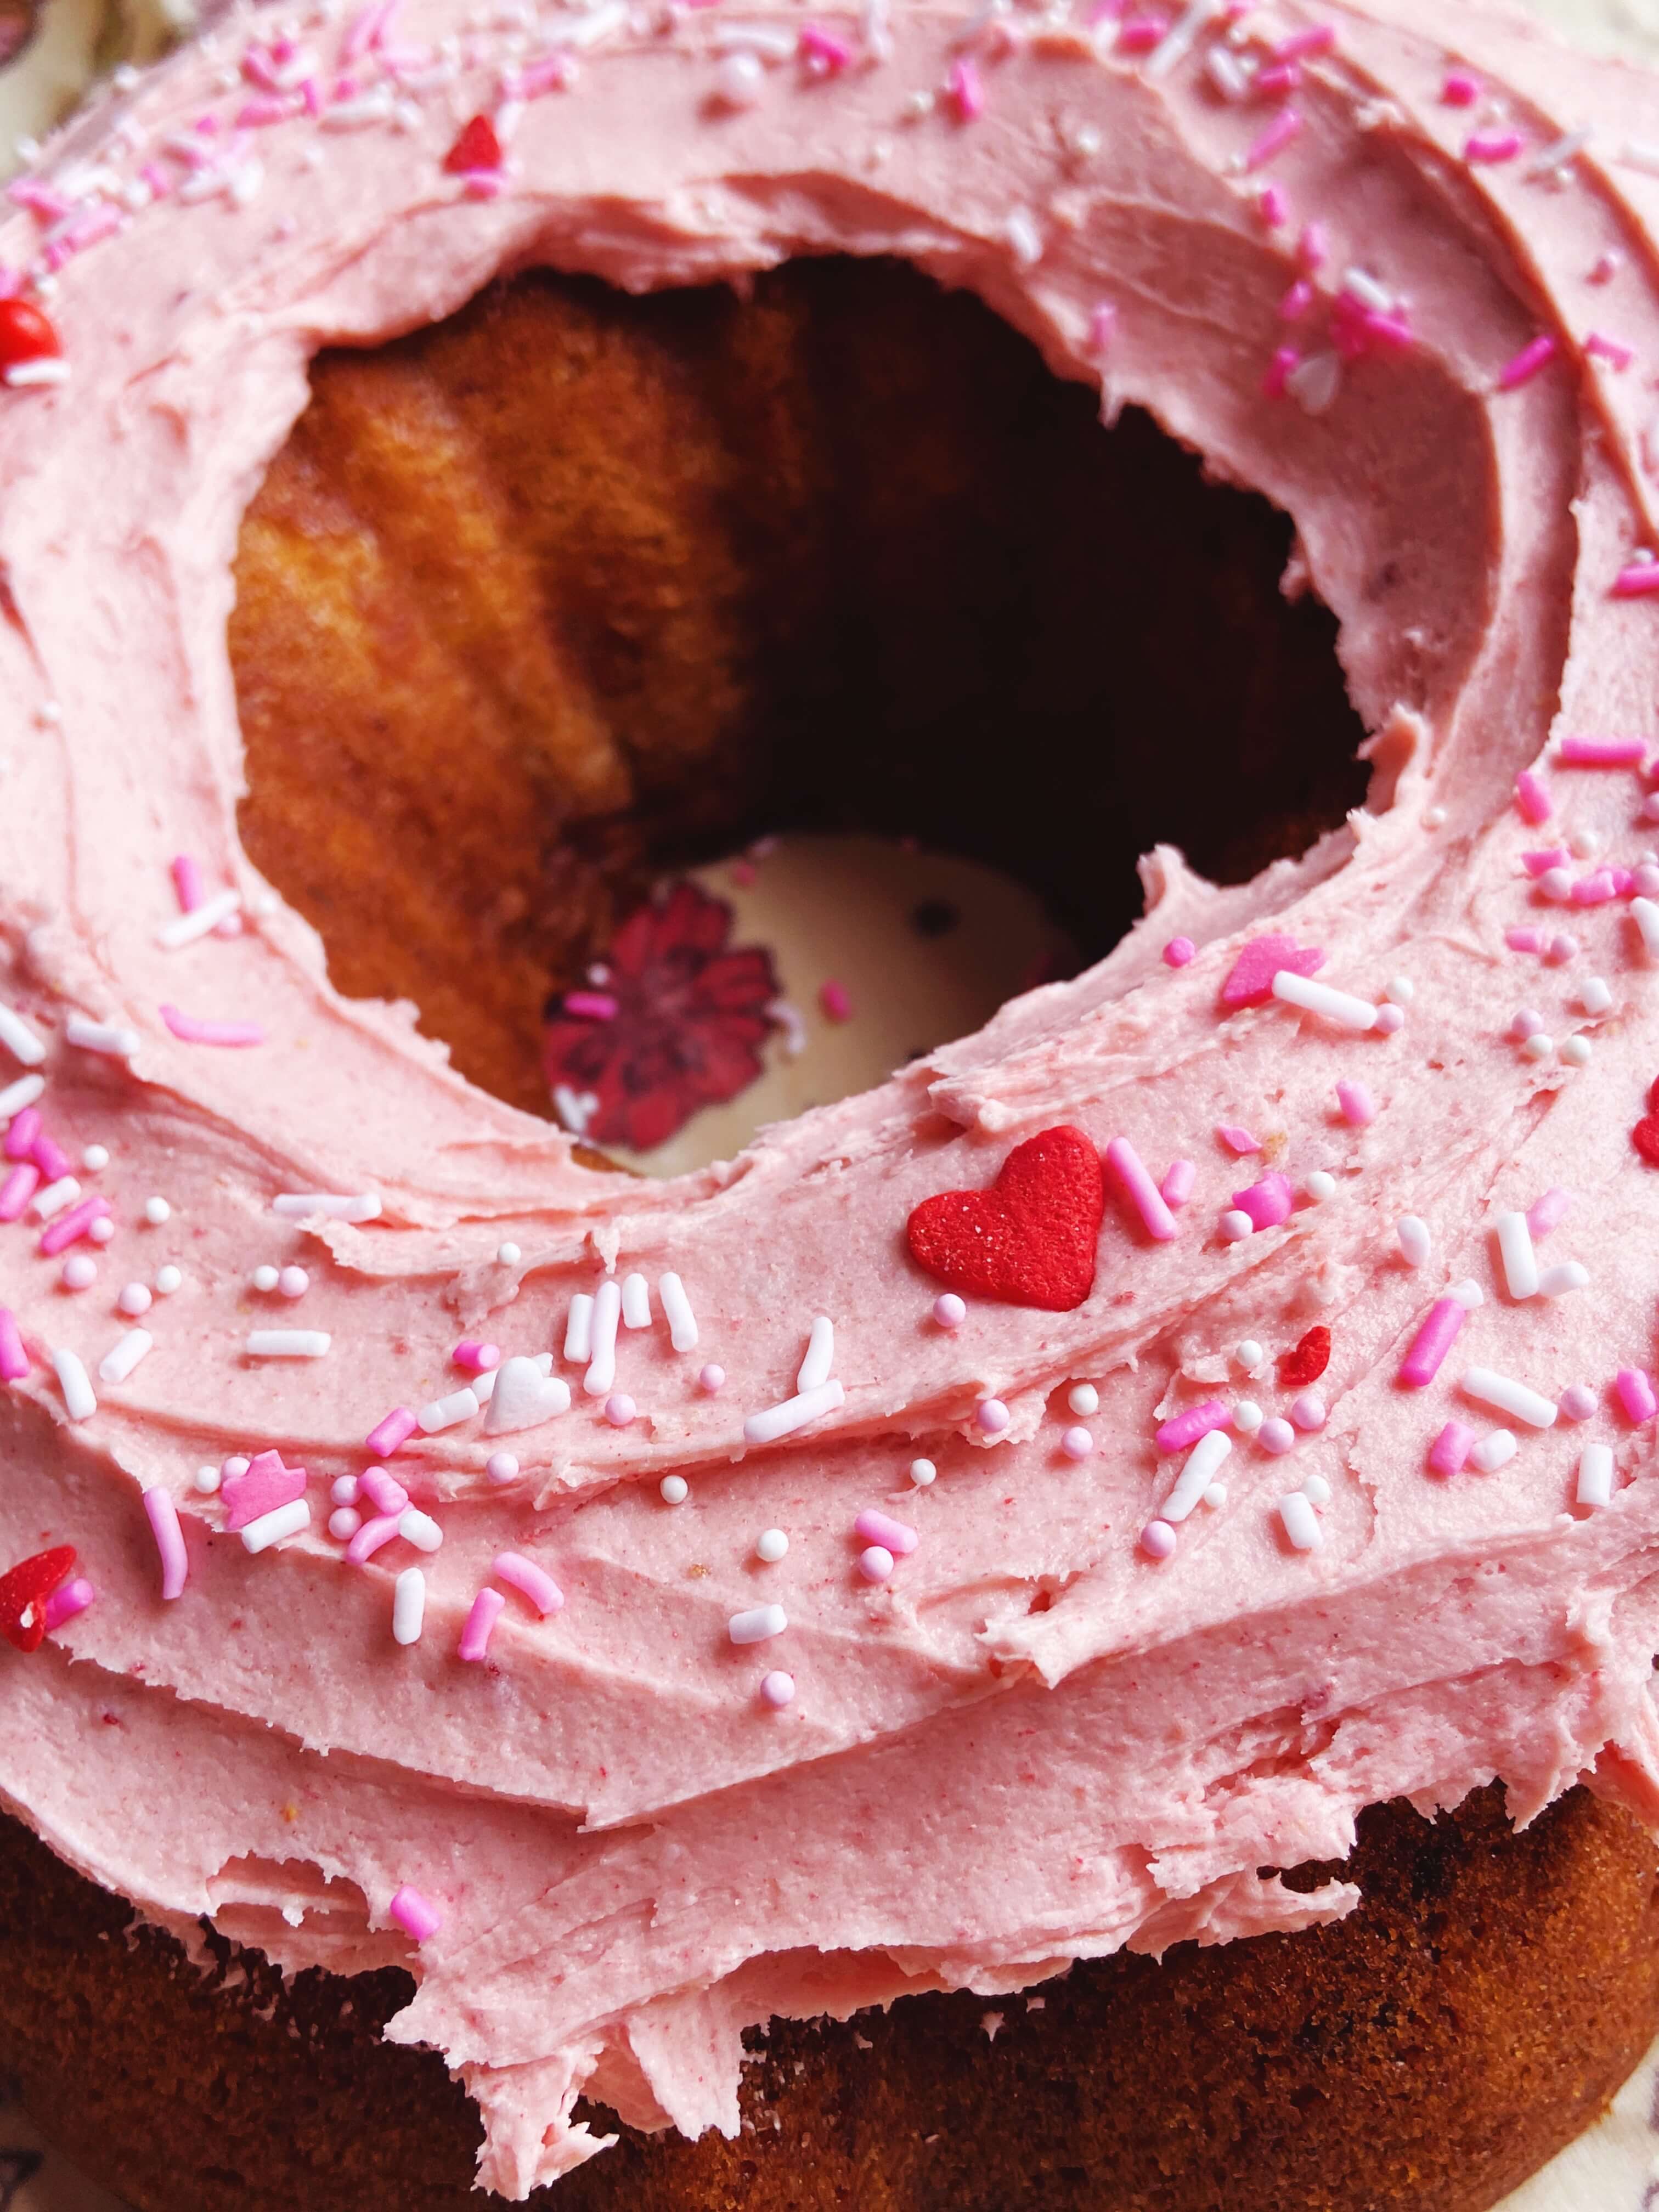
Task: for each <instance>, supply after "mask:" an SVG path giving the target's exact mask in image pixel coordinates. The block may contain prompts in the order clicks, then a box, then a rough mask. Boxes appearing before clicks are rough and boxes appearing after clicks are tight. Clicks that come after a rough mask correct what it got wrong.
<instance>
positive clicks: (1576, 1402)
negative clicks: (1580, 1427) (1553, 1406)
mask: <svg viewBox="0 0 1659 2212" xmlns="http://www.w3.org/2000/svg"><path fill="white" fill-rule="evenodd" d="M1558 1402H1559V1405H1560V1407H1561V1413H1562V1418H1563V1419H1565V1420H1569V1421H1587V1420H1589V1417H1590V1415H1591V1414H1592V1413H1594V1412H1595V1391H1594V1390H1591V1389H1587V1388H1586V1386H1585V1385H1584V1384H1583V1383H1568V1385H1567V1387H1566V1389H1565V1390H1564V1391H1563V1392H1562V1393H1561V1395H1560V1399H1559V1401H1558Z"/></svg>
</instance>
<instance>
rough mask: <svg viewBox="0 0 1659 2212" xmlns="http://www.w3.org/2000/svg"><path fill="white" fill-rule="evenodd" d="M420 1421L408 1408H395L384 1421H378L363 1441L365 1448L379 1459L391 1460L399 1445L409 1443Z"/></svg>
mask: <svg viewBox="0 0 1659 2212" xmlns="http://www.w3.org/2000/svg"><path fill="white" fill-rule="evenodd" d="M419 1426H420V1421H419V1419H417V1418H416V1415H415V1414H414V1413H410V1409H409V1407H407V1406H395V1407H393V1408H392V1411H391V1413H388V1414H387V1415H386V1418H385V1419H383V1420H380V1421H377V1422H376V1423H375V1425H374V1427H373V1428H372V1429H371V1430H370V1431H369V1432H368V1436H367V1437H364V1439H363V1448H364V1449H365V1450H366V1451H372V1452H373V1453H374V1455H375V1457H376V1458H377V1459H390V1458H391V1456H392V1453H393V1452H395V1451H396V1450H397V1449H398V1445H399V1444H403V1443H408V1441H409V1439H410V1437H412V1436H413V1435H414V1433H415V1431H416V1429H417V1428H419Z"/></svg>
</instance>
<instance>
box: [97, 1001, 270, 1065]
mask: <svg viewBox="0 0 1659 2212" xmlns="http://www.w3.org/2000/svg"><path fill="white" fill-rule="evenodd" d="M161 1019H162V1020H163V1021H164V1022H165V1023H166V1024H167V1028H168V1029H169V1030H171V1031H172V1032H173V1036H176V1037H177V1038H178V1039H179V1042H180V1043H181V1044H224V1045H252V1044H263V1043H264V1041H265V1033H264V1030H263V1029H262V1028H261V1027H260V1025H259V1024H258V1022H216V1021H204V1020H203V1019H202V1018H200V1017H199V1016H197V1015H195V1014H186V1013H181V1012H179V1008H178V1007H177V1006H163V1007H162V1008H161ZM134 1050H137V1045H136V1044H135V1046H134ZM129 1057H131V1055H129Z"/></svg>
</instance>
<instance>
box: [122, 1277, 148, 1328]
mask: <svg viewBox="0 0 1659 2212" xmlns="http://www.w3.org/2000/svg"><path fill="white" fill-rule="evenodd" d="M115 1303H116V1304H117V1305H118V1307H119V1309H120V1310H121V1311H122V1312H123V1313H124V1314H128V1315H131V1317H132V1318H133V1319H134V1320H135V1321H136V1320H137V1317H138V1316H139V1315H140V1314H146V1313H148V1312H149V1309H150V1303H151V1300H150V1291H149V1285H148V1284H147V1283H128V1284H126V1285H125V1286H124V1288H123V1290H122V1291H121V1295H120V1297H118V1298H117V1300H116V1301H115Z"/></svg>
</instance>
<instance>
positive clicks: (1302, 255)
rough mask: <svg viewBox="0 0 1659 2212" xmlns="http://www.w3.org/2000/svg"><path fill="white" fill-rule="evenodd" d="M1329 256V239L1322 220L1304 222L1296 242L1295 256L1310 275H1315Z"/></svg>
mask: <svg viewBox="0 0 1659 2212" xmlns="http://www.w3.org/2000/svg"><path fill="white" fill-rule="evenodd" d="M1330 257H1331V245H1330V239H1329V237H1328V234H1327V232H1326V229H1325V226H1324V224H1323V223H1322V222H1304V224H1303V226H1302V235H1301V237H1300V238H1299V239H1297V242H1296V258H1297V260H1298V261H1299V262H1300V263H1301V264H1302V266H1303V267H1304V269H1305V270H1307V272H1308V274H1309V276H1317V275H1318V273H1319V271H1320V270H1322V268H1323V267H1324V266H1325V264H1326V263H1327V262H1328V260H1329V259H1330Z"/></svg>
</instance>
